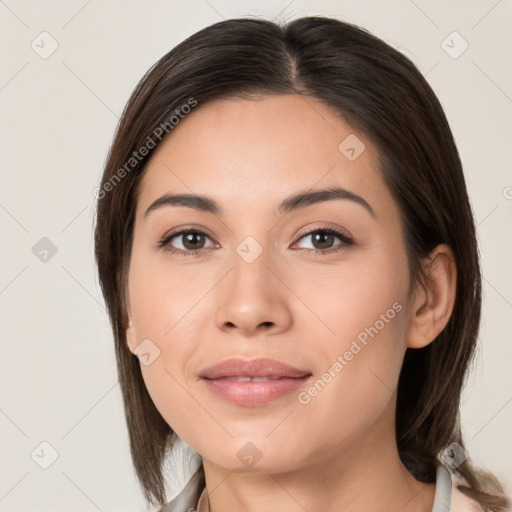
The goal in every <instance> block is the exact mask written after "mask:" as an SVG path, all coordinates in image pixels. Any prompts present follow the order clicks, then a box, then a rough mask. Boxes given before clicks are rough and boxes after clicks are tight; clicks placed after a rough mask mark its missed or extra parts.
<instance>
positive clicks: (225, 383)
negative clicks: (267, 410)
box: [199, 358, 312, 407]
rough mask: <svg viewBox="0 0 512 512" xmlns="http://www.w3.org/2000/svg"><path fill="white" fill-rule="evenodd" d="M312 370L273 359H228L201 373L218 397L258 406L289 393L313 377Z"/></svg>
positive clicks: (240, 403) (237, 403) (246, 405)
mask: <svg viewBox="0 0 512 512" xmlns="http://www.w3.org/2000/svg"><path fill="white" fill-rule="evenodd" d="M311 375H312V374H311V372H309V371H307V370H302V369H299V368H295V367H293V366H290V365H288V364H285V363H282V362H281V361H276V360H274V359H265V358H262V359H253V360H252V361H245V360H243V359H236V358H235V359H227V360H224V361H220V362H219V363H216V364H214V365H213V366H210V367H208V368H206V369H204V370H202V371H201V372H200V374H199V377H200V378H201V379H202V381H203V382H204V383H205V384H206V386H207V388H208V390H209V391H210V392H211V393H213V394H214V395H215V396H216V397H219V398H222V399H223V400H226V401H228V402H231V403H234V404H235V405H238V406H244V407H257V406H262V405H265V404H267V403H268V402H270V401H272V400H275V399H277V398H280V397H283V396H285V395H288V394H289V393H291V392H292V391H294V390H296V389H297V388H299V387H301V386H302V385H303V384H304V383H305V382H306V381H307V380H309V378H310V377H311Z"/></svg>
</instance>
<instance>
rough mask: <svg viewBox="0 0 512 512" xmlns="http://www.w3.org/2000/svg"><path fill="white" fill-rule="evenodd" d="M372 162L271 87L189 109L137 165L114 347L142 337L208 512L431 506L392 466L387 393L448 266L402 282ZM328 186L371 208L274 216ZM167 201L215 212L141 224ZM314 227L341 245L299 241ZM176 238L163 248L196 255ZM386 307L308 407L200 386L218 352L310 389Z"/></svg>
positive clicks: (159, 214)
mask: <svg viewBox="0 0 512 512" xmlns="http://www.w3.org/2000/svg"><path fill="white" fill-rule="evenodd" d="M350 134H355V135H356V136H357V137H358V138H359V140H360V141H362V142H363V143H364V144H365V147H366V149H365V150H364V151H363V152H362V153H361V154H360V156H359V157H358V158H357V159H356V160H354V161H349V160H348V159H347V158H346V157H345V156H344V154H342V153H341V152H340V151H339V149H338V146H339V144H340V143H341V142H342V141H343V140H344V139H345V138H346V137H347V136H348V135H350ZM376 156H377V153H376V151H375V148H374V147H373V146H372V144H371V142H370V141H369V140H368V139H367V138H366V137H365V136H364V134H361V133H357V132H355V131H354V130H353V129H352V128H351V127H350V126H349V125H348V124H346V123H345V122H344V121H343V120H342V119H340V118H339V117H338V116H336V115H335V114H334V113H333V111H331V110H330V109H329V108H328V107H326V106H325V105H323V104H322V103H320V102H319V101H317V100H314V99H312V98H303V97H301V96H298V95H289V96H284V95H279V96H264V97H258V98H255V99H251V100H249V99H243V100H242V99H236V100H218V101H215V102H213V103H208V104H205V105H199V106H198V107H197V108H196V109H194V111H193V112H192V113H191V114H189V115H188V116H187V117H186V118H185V119H184V120H182V121H181V122H180V124H179V125H178V126H176V127H175V128H174V130H173V131H172V133H171V135H170V136H169V137H168V138H166V139H164V141H163V142H162V143H161V144H160V145H159V147H158V148H157V149H156V151H155V153H154V154H153V156H152V157H151V160H150V162H149V164H148V167H147V168H146V171H145V175H144V178H143V180H142V182H141V187H140V189H139V196H138V200H137V209H136V218H135V226H134V230H135V231H134V241H133V247H132V255H131V261H130V268H129V273H128V295H129V297H128V302H127V310H128V314H129V318H130V325H129V326H128V327H127V330H126V335H127V342H128V346H129V348H130V350H131V351H132V352H135V351H136V349H137V346H138V345H139V344H140V343H141V342H142V340H145V339H147V338H149V339H150V340H151V342H152V343H154V345H155V346H157V347H158V349H159V350H160V354H159V356H158V357H157V358H156V359H154V361H153V362H152V363H151V364H150V365H148V366H145V365H143V364H141V371H142V375H143V378H144V381H145V383H146V386H147V389H148V391H149V393H150V395H151V397H152V399H153V401H154V403H155V405H156V407H157V408H158V410H159V411H160V413H161V414H162V416H163V417H164V418H165V420H166V421H167V422H168V424H169V425H170V426H171V427H172V428H173V429H174V431H175V432H176V433H177V434H178V435H179V436H180V437H181V438H182V439H183V440H184V441H185V442H186V443H187V444H188V445H189V446H190V447H191V448H193V449H194V450H195V451H196V452H197V453H199V454H200V455H201V456H202V457H203V463H204V468H205V475H206V486H207V491H208V493H209V507H210V510H211V511H212V512H220V511H222V512H230V511H239V510H245V511H248V512H251V511H261V510H272V511H273V512H279V511H286V512H294V511H301V512H303V511H304V510H307V511H309V512H315V511H322V512H330V511H339V510H344V511H345V512H347V511H349V512H350V511H354V512H355V511H358V512H360V511H361V510H367V511H382V512H384V511H387V512H389V511H394V510H396V511H398V510H400V512H410V511H411V512H412V511H415V512H418V511H420V512H430V511H431V509H432V503H433V498H434V492H435V484H428V485H426V484H423V483H421V482H418V481H416V480H415V478H414V477H413V476H412V475H411V474H410V473H409V472H408V471H407V469H406V468H405V466H403V464H402V463H401V461H400V459H399V457H398V451H397V447H396V442H395V425H394V415H395V408H396V390H397V385H398V377H399V372H400V368H401V365H402V361H403V357H404V353H405V350H406V348H407V347H411V348H420V347H423V346H425V345H427V344H428V343H430V342H431V341H432V340H433V339H434V338H435V337H436V335H437V334H438V333H439V332H440V331H441V330H442V329H443V328H444V326H445V325H446V323H447V322H448V319H449V317H450V314H451V311H452V308H453V302H454V295H455V283H456V274H455V266H454V262H453V256H452V254H451V251H450V249H449V248H448V247H446V246H444V245H442V246H439V247H437V248H436V250H435V251H434V252H433V253H432V255H431V256H432V257H431V262H430V278H429V279H428V281H427V283H425V286H415V287H413V285H412V283H411V282H410V280H409V270H408V265H407V257H406V252H405V246H404V238H403V231H402V226H401V222H400V216H399V210H398V207H397V205H396V203H395V202H394V200H393V198H392V196H391V194H390V192H389V190H388V189H387V187H386V186H385V184H384V182H383V179H382V177H381V174H380V171H379V168H378V165H377V160H376ZM329 186H339V187H343V188H345V189H347V190H349V191H351V192H353V193H355V194H357V195H359V196H361V197H363V198H364V199H365V200H366V201H367V202H368V203H369V204H370V205H371V207H372V209H373V211H374V213H375V216H372V215H371V214H370V213H369V212H368V211H367V210H366V209H365V208H364V207H363V206H361V205H360V204H358V203H356V202H354V201H351V200H347V199H336V200H331V201H324V202H321V203H317V204H313V205H310V206H307V207H305V208H301V209H299V210H297V211H293V212H290V213H288V214H286V215H283V214H279V213H277V212H276V208H277V206H278V205H279V204H280V202H281V201H282V200H284V199H285V198H286V197H288V196H290V195H292V194H295V193H297V192H304V191H308V190H310V189H313V190H317V189H320V188H325V187H329ZM164 193H195V194H201V195H207V196H209V197H211V198H213V199H215V201H217V202H218V203H219V204H220V205H221V207H222V208H223V210H224V213H223V214H222V215H220V214H219V215H214V214H212V213H208V212H202V211H198V210H195V209H192V208H189V207H186V206H165V207H162V208H158V209H155V210H154V211H152V212H151V213H150V214H149V215H147V216H144V212H145V211H146V209H147V208H148V207H149V205H150V204H151V203H152V202H153V201H154V200H155V199H157V198H159V197H160V196H161V195H163V194H164ZM325 224H328V225H329V226H331V227H334V228H339V229H342V230H343V231H344V232H347V233H349V234H350V236H351V237H352V238H353V241H354V242H353V244H352V245H346V244H343V243H342V242H341V240H340V239H338V238H336V237H334V238H333V239H332V240H331V241H329V240H327V242H326V245H324V246H322V245H321V244H320V243H319V242H318V241H316V243H315V237H313V236H311V235H309V236H307V235H306V236H305V231H309V230H314V229H320V228H321V227H322V226H324V225H325ZM178 228H181V229H185V228H187V229H190V228H194V229H197V230H201V231H203V232H205V233H206V235H207V236H206V238H204V240H203V241H201V240H199V242H198V241H195V242H193V243H195V244H196V245H195V247H198V248H199V249H198V251H197V254H196V255H195V256H179V255H177V254H173V253H171V252H169V251H166V250H165V249H163V248H158V247H157V245H158V242H159V240H160V239H162V238H163V237H164V235H166V234H168V233H170V232H171V230H177V231H179V229H178ZM247 236H251V237H253V238H254V239H255V240H256V241H257V243H258V244H259V246H260V247H261V248H262V250H263V252H262V253H261V255H260V256H259V257H257V258H256V259H255V261H253V262H252V263H248V262H247V261H245V260H244V259H243V258H242V257H240V256H239V254H238V253H237V251H236V249H237V247H238V245H239V244H240V243H241V242H242V241H243V240H244V239H245V238H246V237H247ZM186 242H187V240H186V239H185V237H183V236H177V237H175V238H174V239H173V240H172V241H171V242H170V243H169V244H168V247H169V246H172V247H174V248H176V249H181V250H187V247H194V246H190V245H188V246H187V245H185V244H186ZM329 244H330V245H329ZM339 244H342V245H339ZM335 246H337V247H342V248H341V250H339V251H336V252H330V253H325V251H328V250H329V249H332V248H335ZM322 247H325V248H324V249H322ZM315 248H320V250H323V251H324V254H322V253H319V254H314V253H313V252H311V249H315ZM308 249H309V251H308ZM188 250H189V251H190V250H191V249H188ZM251 250H253V249H251ZM395 303H399V304H400V305H401V306H402V309H401V311H400V312H397V313H396V315H395V316H394V318H393V319H392V320H389V321H388V322H387V323H385V326H384V328H382V329H380V330H379V332H378V334H377V335H376V336H375V337H374V338H373V339H369V340H368V343H367V345H366V346H363V348H362V350H361V351H360V352H358V353H357V355H355V356H354V358H353V359H352V360H351V361H349V362H348V364H347V365H346V366H345V367H344V368H343V370H342V371H340V372H339V373H338V374H337V375H336V377H335V378H333V379H332V380H331V382H329V383H328V384H327V385H326V386H325V387H324V388H323V389H322V390H321V392H319V393H318V394H317V395H316V396H314V397H313V398H311V400H310V401H309V403H307V404H302V403H300V402H299V401H298V399H297V392H293V393H290V394H288V395H286V396H284V397H281V398H279V399H277V400H274V401H271V402H270V403H268V404H266V405H264V406H261V407H253V408H249V407H241V406H237V405H234V404H231V403H229V402H225V401H223V400H222V399H220V398H217V397H216V396H215V395H213V394H212V393H211V392H210V391H209V389H208V388H207V387H206V386H205V384H204V382H203V381H202V380H201V379H200V378H199V377H198V373H199V371H200V370H201V369H204V368H205V367H207V366H210V365H211V364H213V363H215V362H217V361H220V360H223V359H226V358H229V357H235V356H238V357H241V358H244V359H253V358H259V357H269V358H273V359H277V360H280V361H283V362H286V363H288V364H290V365H292V366H295V367H297V368H301V369H307V370H309V371H310V372H311V373H312V374H313V377H314V379H313V380H314V381H316V380H317V379H318V378H321V376H322V374H324V373H325V371H326V370H327V369H328V368H329V367H332V365H333V363H334V362H335V361H336V359H337V357H338V355H343V354H344V353H345V352H346V351H347V350H348V349H349V348H350V346H351V343H352V341H353V340H354V339H356V337H357V335H358V334H359V333H361V332H362V331H364V329H365V328H368V327H370V326H374V325H375V323H376V321H377V320H379V318H381V317H380V315H382V314H385V313H386V311H387V310H389V309H390V308H392V305H393V304H395ZM309 387H310V384H307V385H305V386H304V388H303V390H304V389H305V390H306V391H307V389H308V388H309ZM248 442H250V443H252V444H253V445H254V446H255V447H256V448H255V449H254V450H257V451H258V453H259V454H260V455H261V459H260V460H259V461H258V462H257V463H256V464H255V465H254V466H253V467H247V466H244V464H242V462H241V460H240V459H239V458H238V456H237V452H238V451H239V450H240V449H241V448H242V447H243V446H244V445H246V443H248ZM362 490H364V492H361V491H362Z"/></svg>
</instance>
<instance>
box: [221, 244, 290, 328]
mask: <svg viewBox="0 0 512 512" xmlns="http://www.w3.org/2000/svg"><path fill="white" fill-rule="evenodd" d="M231 263H232V266H231V269H230V271H229V272H228V274H227V275H226V276H225V277H224V279H222V282H221V283H219V284H220V286H219V287H218V289H217V290H216V293H217V297H216V299H217V300H216V304H217V309H216V312H215V320H216V323H217V326H218V327H219V328H220V329H222V330H224V331H237V332H238V333H239V334H240V335H243V336H245V337H250V336H255V335H258V334H261V333H266V334H267V335H271V334H277V333H279V332H281V331H285V330H287V329H288V328H289V326H290V325H291V323H292V314H291V311H290V307H289V300H290V298H291V293H290V291H289V288H288V287H287V286H286V285H285V282H286V276H284V275H282V274H283V271H284V270H285V268H286V267H285V266H284V264H283V265H279V262H278V261H275V257H273V256H271V255H270V254H268V252H267V251H265V250H264V251H263V252H262V253H261V254H260V255H259V256H258V257H257V258H256V259H255V260H254V261H252V262H250V260H247V259H244V257H242V256H240V255H239V254H238V253H235V254H234V255H233V258H232V259H231ZM280 274H281V275H280Z"/></svg>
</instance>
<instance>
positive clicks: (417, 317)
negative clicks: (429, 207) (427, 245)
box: [407, 244, 457, 348]
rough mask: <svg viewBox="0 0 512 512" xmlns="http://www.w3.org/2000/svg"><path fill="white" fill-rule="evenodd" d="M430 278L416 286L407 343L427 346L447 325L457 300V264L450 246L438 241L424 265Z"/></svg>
mask: <svg viewBox="0 0 512 512" xmlns="http://www.w3.org/2000/svg"><path fill="white" fill-rule="evenodd" d="M424 270H425V275H426V279H425V282H424V283H422V284H418V285H417V286H416V289H415V290H414V295H413V297H414V298H413V303H412V309H411V318H410V323H409V329H408V332H407V347H409V348H423V347H425V346H426V345H428V344H429V343H431V342H432V341H434V340H435V339H436V337H437V335H438V334H439V333H440V332H441V331H442V330H443V329H444V328H445V327H446V324H447V323H448V320H449V319H450V316H451V314H452V311H453V306H454V304H455V293H456V288H457V268H456V265H455V258H454V256H453V252H452V250H451V249H450V247H449V246H448V245H446V244H441V245H438V246H437V247H436V248H435V249H434V250H433V251H432V253H431V254H430V256H429V258H428V260H427V261H426V262H425V266H424Z"/></svg>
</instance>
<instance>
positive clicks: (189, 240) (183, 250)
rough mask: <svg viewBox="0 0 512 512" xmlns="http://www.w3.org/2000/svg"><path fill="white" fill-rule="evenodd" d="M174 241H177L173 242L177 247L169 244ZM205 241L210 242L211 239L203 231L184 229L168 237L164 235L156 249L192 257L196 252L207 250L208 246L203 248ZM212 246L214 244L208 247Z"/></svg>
mask: <svg viewBox="0 0 512 512" xmlns="http://www.w3.org/2000/svg"><path fill="white" fill-rule="evenodd" d="M174 239H176V241H177V242H174V244H176V245H177V246H178V247H176V246H175V245H174V246H173V244H171V241H172V240H174ZM206 239H208V240H210V241H211V238H210V237H209V236H208V235H207V234H206V233H204V232H203V231H199V230H197V229H186V230H182V231H177V232H175V233H171V234H170V235H165V236H164V238H163V239H162V240H160V242H158V247H160V248H163V249H165V250H167V251H169V252H172V253H177V254H182V255H187V256H188V255H190V256H193V255H195V254H196V253H197V252H198V251H200V250H202V249H205V248H208V246H205V240H206ZM213 246H214V244H212V245H211V246H209V247H213Z"/></svg>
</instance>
